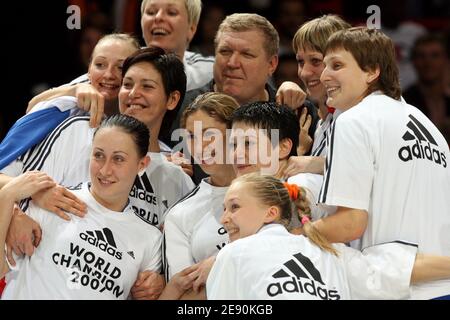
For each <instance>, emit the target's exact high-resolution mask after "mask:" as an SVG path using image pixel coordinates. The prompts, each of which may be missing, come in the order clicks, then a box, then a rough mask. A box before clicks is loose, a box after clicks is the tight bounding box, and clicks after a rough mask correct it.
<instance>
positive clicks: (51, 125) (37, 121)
mask: <svg viewBox="0 0 450 320" xmlns="http://www.w3.org/2000/svg"><path fill="white" fill-rule="evenodd" d="M69 115H70V111H69V110H67V111H64V112H62V111H60V110H59V109H58V108H57V107H50V108H48V109H44V110H39V111H36V112H33V113H29V114H27V115H25V116H24V117H22V118H20V119H19V120H17V122H16V123H15V124H14V125H13V126H12V127H11V129H10V130H9V131H8V134H7V135H6V137H5V139H3V141H2V143H0V170H1V169H3V168H4V167H6V166H7V165H8V164H10V163H11V162H12V161H14V160H16V159H17V158H18V157H20V156H21V155H23V154H24V153H25V152H27V151H28V150H29V149H30V148H31V147H33V146H35V145H36V144H38V143H39V142H41V141H42V140H43V139H44V138H45V137H46V136H47V135H48V134H49V133H50V132H52V131H53V129H55V128H56V127H57V126H58V125H59V124H60V123H61V122H63V121H64V120H65V119H66V118H68V117H69Z"/></svg>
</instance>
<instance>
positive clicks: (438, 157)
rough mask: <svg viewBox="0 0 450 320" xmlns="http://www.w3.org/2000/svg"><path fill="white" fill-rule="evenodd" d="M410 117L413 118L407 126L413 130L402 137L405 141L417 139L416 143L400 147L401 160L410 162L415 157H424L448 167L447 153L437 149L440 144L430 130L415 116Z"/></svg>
mask: <svg viewBox="0 0 450 320" xmlns="http://www.w3.org/2000/svg"><path fill="white" fill-rule="evenodd" d="M409 118H410V119H411V120H410V121H409V122H408V124H407V125H406V126H407V127H408V129H409V130H411V131H406V133H405V134H404V135H403V137H402V138H403V140H405V141H413V140H415V143H414V144H413V145H412V146H411V145H408V146H404V147H401V148H400V150H399V151H398V156H399V158H400V160H402V161H403V162H408V161H410V160H413V159H414V158H416V159H424V160H428V161H431V162H434V163H436V164H438V165H442V166H443V167H444V168H447V161H446V160H447V159H446V157H445V154H444V153H443V152H440V151H439V149H437V148H438V147H439V146H438V144H437V142H436V140H434V138H433V136H432V135H431V134H430V132H429V131H428V130H427V129H426V128H425V127H424V126H423V125H422V124H421V123H420V122H419V121H418V120H417V119H416V118H415V117H414V116H412V115H409ZM436 147H437V148H436Z"/></svg>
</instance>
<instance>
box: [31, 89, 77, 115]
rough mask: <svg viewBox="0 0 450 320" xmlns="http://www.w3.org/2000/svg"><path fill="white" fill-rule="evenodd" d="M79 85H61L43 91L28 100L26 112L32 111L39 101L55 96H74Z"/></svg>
mask: <svg viewBox="0 0 450 320" xmlns="http://www.w3.org/2000/svg"><path fill="white" fill-rule="evenodd" d="M76 88H77V85H73V86H61V87H56V88H52V89H48V90H45V91H44V92H41V93H40V94H38V95H37V96H35V97H33V99H31V100H30V102H28V107H27V111H26V113H28V112H30V111H31V109H33V107H34V106H35V105H37V104H38V103H39V102H42V101H47V100H51V99H54V98H58V97H62V96H72V97H75V94H76Z"/></svg>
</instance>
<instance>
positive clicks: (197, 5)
mask: <svg viewBox="0 0 450 320" xmlns="http://www.w3.org/2000/svg"><path fill="white" fill-rule="evenodd" d="M147 1H148V0H142V4H141V15H142V14H143V13H144V10H145V5H146V4H147ZM184 4H185V5H186V11H187V15H188V22H189V23H190V24H194V25H198V22H199V21H200V15H201V13H202V0H184Z"/></svg>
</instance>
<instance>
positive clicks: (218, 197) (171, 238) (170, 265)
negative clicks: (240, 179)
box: [163, 178, 229, 279]
mask: <svg viewBox="0 0 450 320" xmlns="http://www.w3.org/2000/svg"><path fill="white" fill-rule="evenodd" d="M208 179H209V178H205V179H203V180H202V181H201V182H200V184H199V185H198V187H197V188H195V189H194V190H193V191H192V192H191V193H190V194H189V195H187V196H186V197H185V198H184V199H182V200H181V201H180V202H178V203H177V204H176V205H175V206H173V207H172V208H171V209H170V210H169V211H168V213H167V215H166V220H165V223H164V262H163V265H164V271H165V273H166V277H167V278H168V279H170V278H171V277H172V276H173V275H174V274H176V273H178V272H180V271H181V270H183V269H184V268H187V267H189V266H191V265H193V264H195V263H197V262H200V261H202V260H204V259H206V258H209V257H211V256H214V255H216V254H217V252H219V250H220V249H221V248H222V247H224V246H225V245H226V244H227V243H228V241H229V238H228V233H227V232H226V231H225V229H224V227H223V226H222V224H221V223H220V218H221V217H222V214H223V199H224V197H225V193H226V192H227V190H228V187H214V186H212V185H210V184H209V183H208V182H207V180H208Z"/></svg>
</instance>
